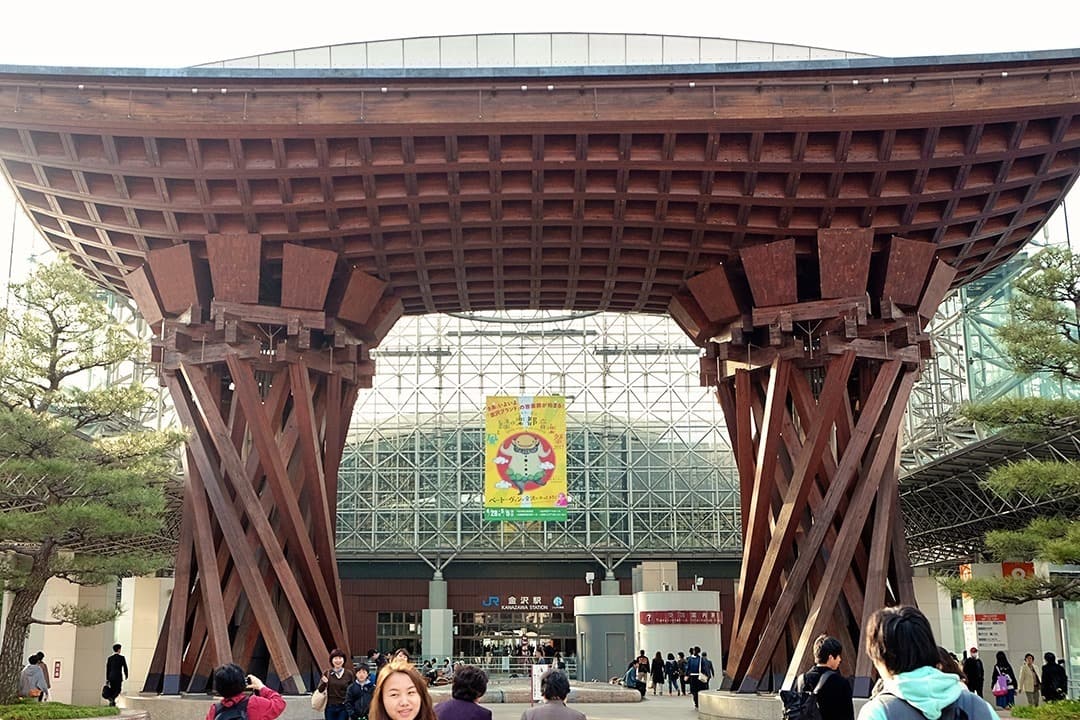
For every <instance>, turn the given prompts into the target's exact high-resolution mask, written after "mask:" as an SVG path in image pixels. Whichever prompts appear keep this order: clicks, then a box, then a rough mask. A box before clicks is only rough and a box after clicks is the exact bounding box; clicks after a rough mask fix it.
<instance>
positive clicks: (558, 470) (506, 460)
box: [484, 395, 569, 520]
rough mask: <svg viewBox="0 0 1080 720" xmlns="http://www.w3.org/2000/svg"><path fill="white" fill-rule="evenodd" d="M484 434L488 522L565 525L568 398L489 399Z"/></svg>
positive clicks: (485, 491) (527, 396)
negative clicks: (506, 521) (554, 523)
mask: <svg viewBox="0 0 1080 720" xmlns="http://www.w3.org/2000/svg"><path fill="white" fill-rule="evenodd" d="M484 435H485V437H484V450H485V452H484V457H485V464H484V519H485V520H565V519H566V506H567V505H568V504H569V499H568V496H567V491H566V401H565V399H564V398H562V397H559V396H532V395H526V396H522V397H509V396H501V395H500V396H489V397H488V398H487V403H486V412H485V422H484Z"/></svg>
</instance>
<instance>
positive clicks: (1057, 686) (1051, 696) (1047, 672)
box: [1040, 652, 1069, 702]
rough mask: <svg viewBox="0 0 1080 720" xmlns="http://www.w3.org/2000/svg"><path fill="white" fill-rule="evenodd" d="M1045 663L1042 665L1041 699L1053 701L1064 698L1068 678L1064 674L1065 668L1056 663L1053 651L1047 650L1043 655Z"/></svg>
mask: <svg viewBox="0 0 1080 720" xmlns="http://www.w3.org/2000/svg"><path fill="white" fill-rule="evenodd" d="M1043 660H1045V661H1046V664H1045V665H1043V667H1042V687H1041V688H1040V690H1041V691H1042V696H1043V700H1045V701H1046V702H1054V701H1055V700H1064V699H1065V698H1066V697H1067V696H1068V694H1069V679H1068V677H1066V675H1065V668H1063V667H1061V666H1060V665H1058V664H1057V660H1056V659H1055V657H1054V653H1052V652H1048V653H1046V654H1045V655H1043Z"/></svg>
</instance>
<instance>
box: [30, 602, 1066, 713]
mask: <svg viewBox="0 0 1080 720" xmlns="http://www.w3.org/2000/svg"><path fill="white" fill-rule="evenodd" d="M865 636H866V642H865V645H866V652H867V654H868V655H869V657H870V660H871V661H872V663H873V665H874V668H875V669H876V671H877V673H878V675H879V677H880V679H879V680H878V683H877V685H876V686H875V688H874V690H873V692H872V694H871V699H870V701H869V702H867V703H866V704H865V705H864V706H863V708H862V710H861V711H860V712H859V718H858V720H927V719H929V720H938V719H939V718H946V717H949V718H951V717H953V716H954V715H956V713H952V714H949V709H950V708H955V709H956V710H957V711H959V712H960V713H963V714H964V715H965V716H966V718H967V720H990V719H991V718H994V717H995V713H994V711H993V708H992V706H991V705H990V704H989V703H988V702H987V701H986V699H985V698H984V692H985V690H986V687H985V680H986V677H987V672H986V668H985V667H984V666H983V662H982V660H981V658H980V657H979V651H978V648H974V647H973V648H971V649H970V650H969V651H968V652H967V653H965V657H964V658H963V660H962V661H961V660H960V659H959V658H957V657H956V656H955V655H953V654H952V653H950V652H949V651H947V650H946V649H945V648H942V647H940V646H938V645H937V643H936V642H935V640H934V636H933V632H932V630H931V628H930V623H929V622H928V621H927V619H926V617H925V616H924V615H923V614H922V613H921V612H920V611H919V610H918V609H916V608H913V607H891V608H883V609H881V610H878V611H877V612H876V613H874V614H873V615H872V616H871V617H870V620H869V622H868V624H867V627H866V628H865ZM120 651H121V646H120V645H114V646H113V654H112V655H110V656H109V658H108V659H107V661H106V684H105V686H104V687H103V689H102V697H104V698H105V699H107V700H108V701H109V704H110V705H112V704H115V699H116V697H117V696H118V695H119V693H120V689H121V685H122V683H123V681H124V679H125V678H126V677H127V675H128V667H127V661H126V660H125V658H124V656H123V655H122V654H121V653H120ZM813 653H814V665H813V666H812V667H810V668H809V669H807V670H806V672H804V673H802V674H800V675H799V676H798V677H797V678H796V679H795V682H794V683H793V685H792V687H791V688H790V691H785V692H783V693H781V696H782V700H783V701H784V705H785V717H792V718H793V717H796V716H800V717H805V713H804V712H803V711H802V709H801V704H805V703H807V702H813V703H814V704H815V705H816V709H817V711H818V714H819V715H820V718H821V720H855V712H854V706H853V700H852V687H851V684H850V682H849V680H848V678H847V677H846V675H850V674H851V673H850V672H849V673H846V674H845V673H844V672H843V671H842V670H841V665H842V663H843V660H844V657H843V646H842V644H841V643H840V641H839V640H837V639H836V638H834V637H830V636H828V635H822V636H820V637H818V638H817V640H816V641H815V642H814V646H813ZM44 658H45V654H44V653H43V652H39V653H35V654H34V655H31V656H30V657H29V658H27V665H26V667H25V668H24V669H23V671H22V673H21V674H20V677H19V694H20V695H21V696H23V697H28V698H34V699H37V700H39V701H43V700H45V699H47V698H48V694H49V689H50V685H49V673H48V670H47V667H46V665H45V662H44ZM1043 660H1044V664H1043V665H1042V666H1041V667H1039V666H1037V665H1036V662H1035V655H1034V654H1032V653H1027V654H1025V656H1024V662H1023V664H1022V665H1021V666H1020V672H1019V674H1017V673H1016V671H1015V670H1014V669H1013V667H1012V665H1011V663H1010V662H1009V659H1008V657H1007V655H1006V653H1005V652H1002V651H999V652H997V654H996V656H995V658H994V665H993V667H992V670H991V672H990V673H989V677H990V691H991V693H992V695H993V697H994V699H995V703H996V705H997V707H998V708H1000V709H1008V708H1011V707H1012V706H1013V705H1014V704H1015V702H1016V697H1017V693H1021V692H1022V693H1024V697H1025V698H1026V700H1027V703H1028V704H1029V705H1038V704H1039V703H1040V701H1044V702H1054V701H1057V700H1062V699H1065V698H1066V697H1067V694H1068V678H1067V677H1066V673H1065V668H1064V666H1063V661H1059V660H1057V658H1056V657H1055V656H1054V654H1053V653H1050V652H1047V653H1045V654H1044V655H1043ZM540 664H546V665H550V666H551V668H550V669H549V670H548V671H547V672H546V673H545V674H544V675H543V678H542V680H541V694H542V696H543V698H544V702H543V703H542V704H541V705H539V706H536V707H533V708H530V709H529V710H527V711H526V712H525V713H523V714H522V720H584V718H585V716H584V715H583V714H582V713H580V712H578V711H577V710H573V709H572V708H568V707H567V706H566V698H567V697H568V695H569V693H570V681H569V678H568V676H567V674H566V673H565V671H564V669H563V666H562V663H561V662H560V659H559V658H558V656H557V654H556V655H555V656H553V657H552V658H550V659H548V660H546V661H544V660H543V659H542V660H541V663H540ZM348 665H349V663H348V657H347V655H346V654H345V653H344V652H343V651H341V650H336V649H335V650H332V651H331V652H330V654H329V658H328V667H327V668H326V669H325V670H324V671H323V673H322V675H321V677H320V678H319V683H318V687H317V688H316V691H315V693H314V695H313V703H312V706H313V707H317V709H319V710H321V711H322V712H323V717H324V720H491V717H492V715H491V711H490V710H489V709H488V708H485V707H483V706H482V705H480V704H479V700H480V699H481V698H482V697H483V696H484V694H485V693H486V692H487V682H488V678H487V674H486V673H485V672H484V670H483V669H481V668H478V667H475V666H473V665H467V664H464V663H461V662H458V663H452V662H451V661H450V658H446V659H445V660H444V661H443V663H442V664H441V665H439V664H438V663H437V661H433V660H428V661H425V662H424V663H423V665H422V666H421V667H420V668H417V667H416V665H414V664H413V662H412V658H411V657H410V656H409V653H408V651H406V650H404V649H400V650H397V651H395V652H394V653H393V654H392V655H391V656H390V657H385V656H384V655H383V654H382V653H380V652H377V651H375V650H370V651H369V652H368V654H367V660H366V662H363V661H362V662H358V663H354V664H352V667H349V666H348ZM714 677H716V670H715V668H714V666H713V663H712V661H711V660H710V659H709V657H708V653H707V652H705V651H703V650H702V649H701V648H700V647H696V646H695V647H691V648H689V650H687V651H686V652H685V653H684V652H679V653H674V652H669V653H667V656H666V657H665V656H664V654H663V653H662V652H661V651H657V652H656V653H655V654H654V655H653V656H652V657H651V658H650V657H649V656H648V655H647V654H646V652H645V651H644V650H641V651H640V652H639V653H638V656H637V657H636V658H634V659H632V660H631V661H630V662H629V664H628V665H627V669H626V673H625V675H624V676H623V677H622V678H612V682H613V683H617V684H622V685H625V686H626V687H628V688H632V689H635V690H637V691H638V692H639V693H641V697H642V699H644V698H645V697H646V696H647V693H648V691H649V690H650V689H651V690H652V693H653V695H665V694H666V695H687V694H689V695H691V697H692V698H693V702H694V707H695V708H697V707H698V701H699V693H700V692H701V691H702V690H707V689H708V688H709V683H710V681H711V680H712V679H713V678H714ZM447 684H448V685H452V689H451V698H450V699H448V700H445V701H444V702H441V703H439V704H435V703H434V702H433V700H432V696H431V694H430V692H429V690H428V688H429V686H434V685H447ZM214 690H215V692H216V693H217V694H219V695H220V696H221V697H222V699H221V701H219V702H216V703H214V704H213V705H212V706H211V708H210V709H209V711H208V712H207V716H206V720H240V719H241V718H245V717H246V718H247V720H274V719H275V718H277V717H278V716H279V715H280V714H281V713H282V712H283V711H284V709H285V700H284V699H283V698H282V697H281V695H280V694H279V693H277V692H276V691H275V690H273V689H271V688H269V687H266V686H265V685H264V684H263V683H262V681H261V680H260V679H259V678H258V677H255V676H254V675H250V674H247V673H245V671H244V670H243V669H242V668H240V667H239V666H237V665H233V664H227V665H223V666H221V667H220V668H218V669H217V670H216V671H215V673H214ZM793 708H795V709H793ZM789 711H790V714H789Z"/></svg>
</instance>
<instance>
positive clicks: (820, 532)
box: [739, 355, 903, 692]
mask: <svg viewBox="0 0 1080 720" xmlns="http://www.w3.org/2000/svg"><path fill="white" fill-rule="evenodd" d="M844 357H848V358H850V357H851V356H850V355H845V356H844ZM850 369H851V366H850V364H849V365H848V371H849V373H850ZM899 372H900V362H899V361H893V362H891V363H886V364H885V365H883V366H882V368H881V371H880V372H879V374H878V376H877V378H878V379H877V382H876V383H875V384H874V387H873V389H872V390H871V391H870V395H869V396H868V397H867V403H866V407H865V408H863V411H862V413H861V414H860V416H859V420H858V423H857V424H856V426H855V432H854V433H853V434H852V439H851V442H850V443H849V445H848V448H847V451H846V452H845V453H844V456H843V457H842V458H841V460H840V463H839V464H838V465H837V469H836V476H835V477H834V478H833V481H832V483H831V484H830V486H829V490H828V492H827V493H826V494H825V498H824V501H823V503H822V506H821V508H820V509H819V512H818V513H817V514H815V516H814V524H813V526H812V528H811V530H810V533H809V534H808V535H807V536H805V537H804V538H803V539H802V542H800V543H799V546H798V551H799V552H798V559H797V560H796V561H795V565H794V567H793V568H792V571H791V577H790V580H789V583H788V585H786V586H785V587H784V589H783V590H782V591H781V593H780V598H779V600H777V602H776V605H775V606H774V607H773V608H772V615H771V618H772V620H771V621H770V623H769V625H768V626H767V627H766V628H765V631H764V632H763V633H762V634H761V637H760V638H759V640H758V644H757V650H756V651H755V652H754V654H753V657H752V658H751V660H750V662H749V663H747V665H746V671H745V675H744V676H743V682H742V684H741V685H740V687H739V691H740V692H754V691H755V690H756V684H757V682H758V681H759V680H760V678H761V673H762V671H763V670H764V669H765V666H766V663H767V661H768V659H769V657H770V656H771V655H772V653H773V650H774V649H775V647H776V643H777V642H778V641H779V640H780V632H781V629H782V626H781V625H780V622H778V621H782V620H783V619H785V618H786V617H787V615H788V614H789V613H790V612H791V611H792V609H793V608H794V607H795V604H796V603H797V602H798V601H799V600H800V599H801V594H802V590H803V584H804V583H805V582H806V578H807V575H808V574H809V572H810V568H811V566H812V564H813V562H814V558H815V557H817V554H818V552H819V551H820V549H821V545H822V543H823V542H824V540H825V536H826V534H827V533H828V530H829V527H830V526H831V525H832V521H833V517H834V515H835V513H836V511H837V508H838V507H839V506H840V503H841V501H842V500H843V498H844V496H845V495H846V494H847V492H848V487H849V485H850V483H851V480H852V479H853V478H854V477H855V473H856V472H857V471H858V469H859V467H860V463H861V460H862V457H863V453H864V451H865V449H866V447H867V444H868V443H869V442H870V440H871V438H872V435H873V433H874V430H875V428H876V427H877V424H878V422H877V421H878V418H879V417H880V415H881V412H882V410H883V409H884V408H885V406H886V403H887V402H888V400H889V398H890V395H891V391H892V389H893V382H894V381H895V379H896V376H897V374H899ZM829 373H830V375H829V376H827V378H826V384H828V377H831V373H832V368H831V367H830V369H829ZM845 380H846V376H845ZM845 385H846V382H845ZM824 398H825V393H824V392H823V393H822V403H821V404H820V405H819V407H820V406H823V405H824ZM901 410H903V407H901ZM820 415H821V413H820V410H819V417H820ZM830 417H831V418H832V417H835V413H834V414H833V415H831V416H830ZM813 421H814V422H815V423H818V424H820V422H821V421H820V420H819V419H818V418H814V420H813ZM827 422H829V424H830V425H831V424H832V423H831V421H827ZM811 434H812V433H811ZM819 453H820V451H819ZM793 484H794V483H793ZM807 490H809V488H808V489H807ZM791 496H792V494H791V493H789V494H788V497H789V498H791ZM805 503H806V497H805V496H802V498H801V499H800V501H799V502H798V503H797V505H798V509H799V512H802V510H803V508H804V507H805ZM776 538H777V535H776V534H774V535H773V540H776ZM789 542H790V540H789ZM831 562H832V560H831V559H830V563H831ZM849 562H850V560H849ZM822 582H824V581H822ZM836 587H837V588H838V589H839V587H840V579H839V578H838V579H837V581H836Z"/></svg>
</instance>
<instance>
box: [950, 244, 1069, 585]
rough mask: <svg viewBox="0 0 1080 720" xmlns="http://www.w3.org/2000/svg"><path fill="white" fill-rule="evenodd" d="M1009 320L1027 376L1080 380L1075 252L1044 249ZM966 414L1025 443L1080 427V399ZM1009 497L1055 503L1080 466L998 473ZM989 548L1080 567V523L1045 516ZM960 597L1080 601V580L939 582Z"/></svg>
mask: <svg viewBox="0 0 1080 720" xmlns="http://www.w3.org/2000/svg"><path fill="white" fill-rule="evenodd" d="M1015 287H1016V289H1017V291H1018V292H1017V296H1016V298H1015V299H1014V300H1013V302H1012V303H1010V306H1009V321H1008V322H1007V323H1006V324H1005V325H1004V326H1003V327H1002V328H1001V329H1000V330H999V331H998V334H999V336H1000V338H1001V340H1002V342H1003V343H1004V345H1005V350H1006V353H1007V355H1008V357H1009V359H1010V360H1011V362H1012V364H1013V366H1014V367H1015V368H1016V370H1017V371H1018V372H1020V373H1022V374H1032V373H1040V372H1041V373H1047V374H1049V375H1052V376H1056V377H1057V378H1059V379H1060V380H1061V381H1062V382H1068V383H1071V382H1075V381H1077V380H1080V258H1077V257H1075V256H1073V254H1072V253H1071V251H1069V250H1068V249H1067V248H1050V249H1046V250H1043V251H1042V252H1040V253H1039V254H1038V255H1036V256H1035V257H1033V258H1032V259H1031V263H1030V266H1029V267H1028V269H1027V270H1026V271H1025V272H1024V274H1023V275H1022V276H1021V278H1020V279H1019V280H1018V281H1017V283H1016V286H1015ZM961 415H963V416H964V417H965V418H967V419H968V420H970V421H972V422H979V423H984V424H986V425H989V426H991V427H994V428H1004V429H1005V431H1006V433H1007V434H1009V435H1010V436H1012V437H1016V438H1018V439H1021V440H1025V441H1040V440H1043V439H1045V438H1046V436H1047V435H1048V434H1050V433H1060V432H1063V431H1065V430H1066V429H1071V428H1073V427H1075V426H1076V424H1077V423H1078V422H1080V400H1070V399H1049V398H1030V397H1029V398H1003V399H1000V400H996V401H993V402H988V403H980V404H977V405H969V406H966V407H964V408H963V409H961ZM985 483H986V485H987V487H989V488H990V489H991V490H993V491H994V492H996V493H997V494H998V495H999V496H1001V497H1003V498H1006V499H1008V498H1014V497H1021V496H1023V497H1028V498H1032V499H1051V498H1055V497H1063V496H1069V495H1076V494H1077V493H1078V492H1080V463H1078V462H1076V461H1065V462H1055V461H1038V460H1028V461H1023V462H1017V463H1010V464H1009V465H1004V466H1001V467H998V468H995V469H994V471H993V472H992V473H991V474H990V475H989V477H988V478H987V479H986V481H985ZM986 546H987V549H988V550H989V551H990V553H991V554H992V555H993V556H995V557H996V558H997V559H999V560H1032V559H1034V560H1044V561H1047V562H1051V563H1061V564H1067V563H1076V562H1080V521H1077V520H1074V519H1069V518H1040V519H1036V520H1034V521H1033V522H1031V523H1029V524H1028V525H1027V527H1025V528H1023V529H1021V530H1012V531H995V532H991V533H988V534H987V536H986ZM939 581H940V582H941V584H942V585H944V586H945V587H947V588H948V589H949V590H950V591H952V592H953V593H954V594H958V593H960V592H965V593H968V594H970V595H972V596H973V597H975V599H977V600H995V601H998V602H1005V603H1021V602H1026V601H1028V600H1033V599H1043V598H1065V599H1080V581H1077V580H1073V581H1069V580H1066V579H1061V578H1028V579H1017V578H976V579H973V580H968V581H962V580H960V579H959V578H939Z"/></svg>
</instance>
